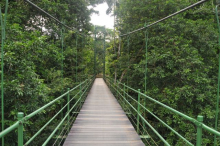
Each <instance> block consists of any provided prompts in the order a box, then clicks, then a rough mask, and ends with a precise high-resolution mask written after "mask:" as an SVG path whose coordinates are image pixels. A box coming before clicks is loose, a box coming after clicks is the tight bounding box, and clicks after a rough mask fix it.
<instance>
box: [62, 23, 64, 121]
mask: <svg viewBox="0 0 220 146" xmlns="http://www.w3.org/2000/svg"><path fill="white" fill-rule="evenodd" d="M63 44H64V43H63V27H62V28H61V53H62V60H61V61H62V62H61V74H62V94H63V85H64V84H63V83H64V82H63V60H64V59H63ZM61 108H63V101H62V99H61ZM61 119H63V111H62V112H61Z"/></svg>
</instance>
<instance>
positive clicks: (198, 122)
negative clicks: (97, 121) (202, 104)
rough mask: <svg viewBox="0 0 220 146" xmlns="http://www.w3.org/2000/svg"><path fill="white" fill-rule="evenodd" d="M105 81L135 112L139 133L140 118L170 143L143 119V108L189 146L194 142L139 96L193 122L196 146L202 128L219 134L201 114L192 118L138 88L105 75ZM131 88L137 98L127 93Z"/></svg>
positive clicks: (167, 145)
mask: <svg viewBox="0 0 220 146" xmlns="http://www.w3.org/2000/svg"><path fill="white" fill-rule="evenodd" d="M105 81H106V83H107V85H108V86H109V88H110V89H111V90H112V91H114V92H115V94H116V97H117V98H118V100H123V102H124V103H125V104H127V105H129V106H130V107H131V108H132V110H133V111H134V112H135V113H136V115H137V118H136V124H135V125H136V126H137V127H135V128H136V131H137V133H138V134H139V133H140V120H142V122H143V123H144V124H146V125H148V127H149V128H150V129H151V130H152V131H153V132H154V133H155V134H156V135H157V136H158V137H159V139H160V140H161V141H163V143H164V144H165V145H166V146H170V144H169V143H168V142H167V141H166V139H164V138H163V136H162V135H161V134H160V133H159V132H158V131H157V130H156V129H154V127H153V126H152V125H151V124H150V123H149V122H148V121H147V120H146V119H145V117H144V116H143V115H142V114H141V112H140V108H142V109H144V112H147V113H149V114H151V115H152V116H153V117H154V118H155V119H157V120H158V121H159V122H160V123H162V124H163V125H164V126H165V127H167V128H168V129H169V130H171V131H172V132H173V133H175V134H176V135H177V136H178V137H179V138H180V139H182V140H183V141H184V142H185V143H186V144H187V145H190V146H194V144H193V143H192V142H190V141H189V140H187V139H186V138H184V137H183V136H182V135H181V134H180V133H178V132H177V131H176V130H175V129H173V128H171V127H170V126H169V125H168V124H166V123H165V122H164V121H163V120H162V119H160V118H159V117H158V116H156V115H155V114H154V113H153V112H152V111H150V110H149V109H148V108H147V107H146V106H144V105H143V104H141V102H140V97H144V98H145V99H147V100H150V101H151V102H154V103H155V104H157V105H159V106H162V107H163V108H165V109H167V110H169V111H171V112H172V113H173V114H176V115H179V116H181V117H182V118H184V119H186V120H188V121H190V122H191V123H193V124H194V125H195V126H196V128H197V134H196V142H195V143H196V146H201V145H202V133H203V132H202V131H203V129H204V130H206V131H208V132H210V133H212V134H214V135H216V136H220V132H219V131H216V130H214V129H213V128H211V127H209V126H207V125H205V124H204V123H203V116H201V115H198V116H197V119H194V118H192V117H190V116H187V115H186V114H183V113H181V112H179V111H177V110H175V109H174V108H172V107H169V106H167V105H165V104H163V103H161V102H159V101H157V100H155V99H153V98H152V97H149V96H147V95H145V94H144V93H141V92H140V89H138V90H135V89H133V88H131V87H129V86H127V85H125V84H124V83H121V82H118V81H117V82H115V81H114V79H112V78H109V77H106V78H105ZM127 89H129V90H132V91H133V92H134V93H136V95H137V99H135V98H133V97H132V96H131V95H129V93H128V90H127ZM131 101H132V102H135V103H136V105H137V106H136V107H134V105H132V103H131Z"/></svg>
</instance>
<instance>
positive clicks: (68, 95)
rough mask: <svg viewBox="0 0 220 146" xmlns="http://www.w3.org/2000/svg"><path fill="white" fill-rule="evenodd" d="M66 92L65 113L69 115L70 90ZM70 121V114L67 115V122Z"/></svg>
mask: <svg viewBox="0 0 220 146" xmlns="http://www.w3.org/2000/svg"><path fill="white" fill-rule="evenodd" d="M67 90H68V94H67V103H68V105H67V113H69V111H70V103H69V102H70V88H68V89H67ZM69 120H70V114H68V121H69Z"/></svg>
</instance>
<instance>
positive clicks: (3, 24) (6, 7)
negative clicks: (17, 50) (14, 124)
mask: <svg viewBox="0 0 220 146" xmlns="http://www.w3.org/2000/svg"><path fill="white" fill-rule="evenodd" d="M7 13H8V0H6V4H5V16H4V21H3V17H2V13H1V5H0V19H1V20H0V21H1V29H2V31H1V35H2V41H1V109H2V111H1V112H2V113H1V114H2V131H3V130H4V129H5V125H4V122H5V121H4V118H5V117H4V43H5V28H6V20H7ZM4 143H5V142H4V136H3V137H2V146H4Z"/></svg>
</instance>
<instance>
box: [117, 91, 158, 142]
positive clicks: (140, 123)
mask: <svg viewBox="0 0 220 146" xmlns="http://www.w3.org/2000/svg"><path fill="white" fill-rule="evenodd" d="M113 89H114V90H115V91H116V92H119V91H118V90H116V89H115V88H114V87H113ZM119 94H120V92H119ZM120 96H121V97H123V95H122V94H120ZM124 99H125V98H124ZM125 100H126V99H125ZM124 103H125V102H124ZM125 105H127V104H125ZM128 109H129V110H130V108H128ZM131 115H132V116H133V117H134V118H130V119H131V121H132V123H133V124H134V125H135V126H136V127H137V124H136V122H135V121H134V120H133V119H136V120H137V117H136V116H134V114H133V113H132V112H131ZM140 126H141V127H142V128H143V129H144V127H143V126H142V124H141V123H140ZM140 132H141V134H142V135H144V133H143V132H142V131H140ZM146 132H147V131H146ZM147 133H148V132H147ZM148 135H150V134H149V133H148ZM150 138H151V139H152V141H153V142H154V144H156V145H157V143H156V142H155V141H154V139H153V138H152V136H150ZM146 142H147V143H148V141H147V140H146ZM148 144H149V143H148Z"/></svg>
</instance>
